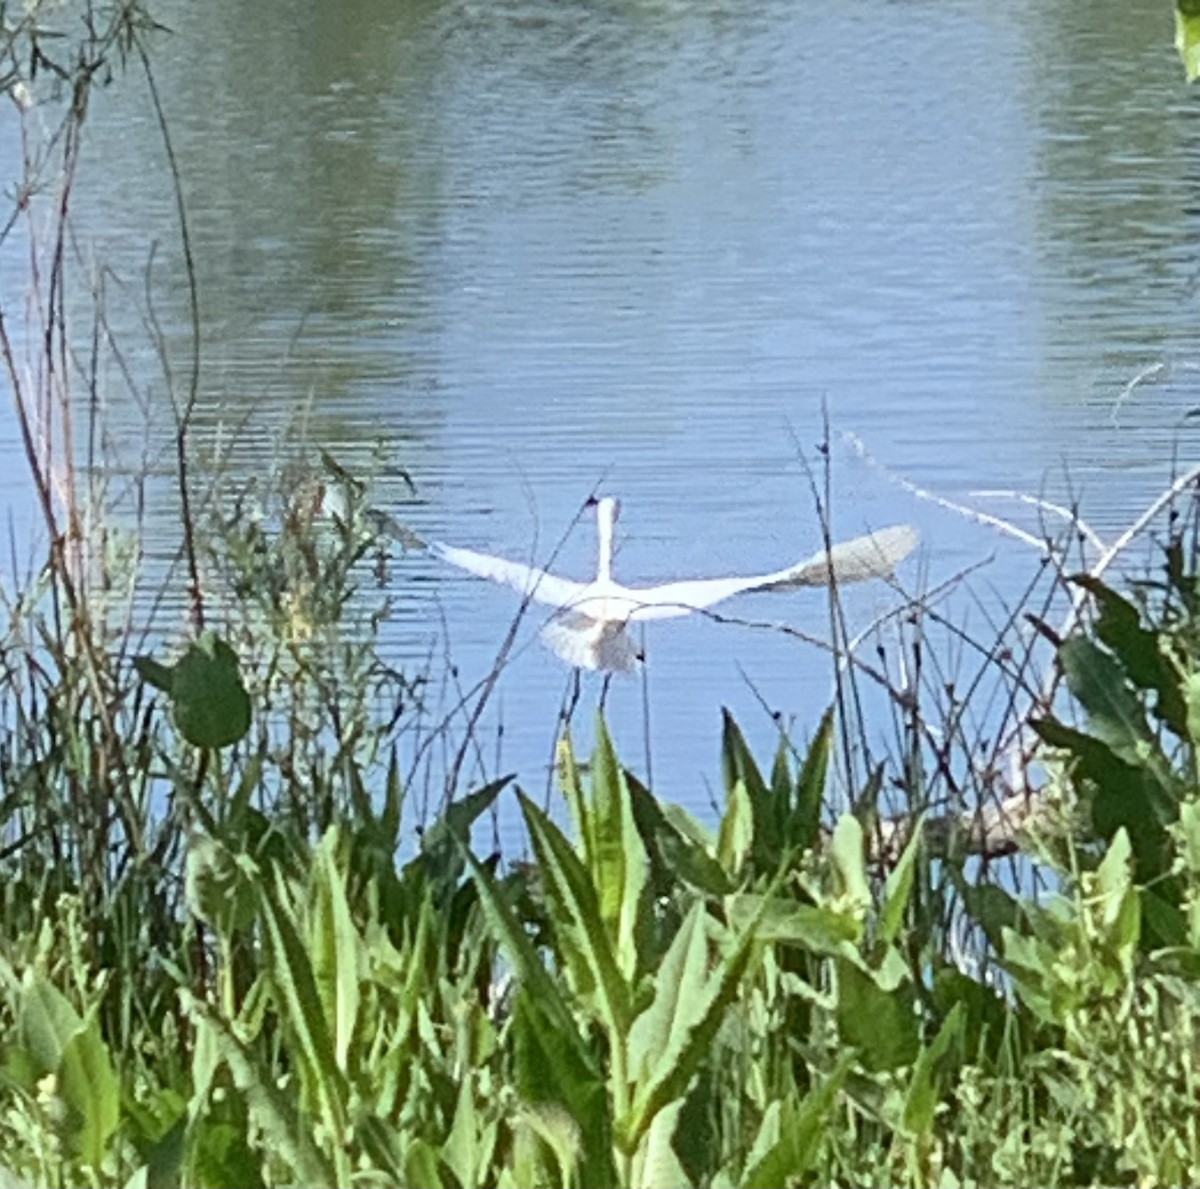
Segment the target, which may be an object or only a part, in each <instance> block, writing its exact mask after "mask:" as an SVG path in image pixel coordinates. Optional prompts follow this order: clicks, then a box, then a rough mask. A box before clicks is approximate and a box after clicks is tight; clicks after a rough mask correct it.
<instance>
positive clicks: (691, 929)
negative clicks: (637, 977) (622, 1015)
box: [628, 899, 708, 1084]
mask: <svg viewBox="0 0 1200 1189" xmlns="http://www.w3.org/2000/svg"><path fill="white" fill-rule="evenodd" d="M707 976H708V941H707V928H706V916H705V911H704V904H703V901H701V900H698V899H697V900H694V901H693V903H692V907H691V908H690V909H689V910H688V913H687V916H685V917H684V919H683V923H682V924H681V925H680V926H679V929H678V931H677V932H676V934H675V936H674V938H672V940H671V944H670V946H669V947H668V948H667V952H666V954H665V955H664V956H663V960H662V963H661V964H660V965H659V968H658V970H657V971H656V972H655V975H654V997H653V998H652V999H651V1000H650V1003H649V1004H648V1005H647V1007H646V1008H645V1010H644V1011H642V1013H641V1014H640V1015H639V1016H638V1017H637V1019H636V1020H634V1022H633V1026H632V1027H631V1028H630V1030H629V1039H628V1053H629V1076H630V1080H631V1081H633V1082H634V1083H635V1084H641V1083H645V1082H647V1081H649V1079H650V1078H651V1077H652V1076H653V1074H654V1071H655V1070H656V1069H657V1068H658V1067H659V1066H660V1065H661V1064H662V1063H663V1060H664V1056H665V1054H666V1053H667V1052H668V1050H671V1049H681V1048H682V1047H683V1045H684V1043H685V1041H686V1038H687V1030H688V1029H689V1028H690V1027H693V1026H694V1025H695V1024H696V1023H697V1021H698V1020H699V1019H700V1017H701V1015H702V1014H703V1011H704V988H705V983H706V981H707Z"/></svg>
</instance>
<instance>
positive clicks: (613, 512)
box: [585, 495, 621, 524]
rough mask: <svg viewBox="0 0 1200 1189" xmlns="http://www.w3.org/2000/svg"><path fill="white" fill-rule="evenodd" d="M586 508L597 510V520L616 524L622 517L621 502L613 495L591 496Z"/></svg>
mask: <svg viewBox="0 0 1200 1189" xmlns="http://www.w3.org/2000/svg"><path fill="white" fill-rule="evenodd" d="M585 507H588V508H595V509H596V519H597V520H600V521H605V520H607V521H608V523H609V524H615V523H616V521H617V517H618V516H620V515H621V501H620V500H619V499H617V498H616V497H615V496H611V495H589V496H588V498H587V503H586V505H585Z"/></svg>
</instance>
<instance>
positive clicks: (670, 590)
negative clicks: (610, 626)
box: [626, 524, 919, 619]
mask: <svg viewBox="0 0 1200 1189" xmlns="http://www.w3.org/2000/svg"><path fill="white" fill-rule="evenodd" d="M918 539H919V537H918V535H917V530H916V529H915V528H913V527H912V526H911V525H908V524H895V525H892V526H890V527H889V528H881V529H879V530H878V531H877V532H873V533H867V535H866V536H863V537H855V538H854V540H852V541H843V542H842V543H841V544H838V545H834V546H833V548H832V549H831V550H829V551H828V552H826V551H825V550H821V552H820V553H818V554H816V555H815V556H813V557H810V558H808V559H807V560H805V561H802V562H798V563H797V564H796V565H794V566H789V567H788V568H787V569H786V570H779V571H778V572H776V573H774V574H758V575H754V576H750V577H744V578H701V579H697V580H695V581H691V582H687V581H685V582H668V583H667V584H666V585H664V586H654V587H647V588H645V589H636V588H635V589H631V590H628V591H627V592H626V593H627V595H628V596H629V597H630V598H632V599H634V600H638V601H640V600H644V602H640V605H639V606H637V607H636V608H635V609H634V610H633V611H632V612H631V614H630V616H629V618H630V619H671V618H673V617H675V616H680V615H687V614H689V613H690V612H692V611H703V610H704V609H706V608H708V607H713V606H716V604H717V603H720V602H722V601H723V600H725V599H729V598H732V597H733V596H734V595H736V594H744V593H745V592H747V591H751V590H793V589H795V588H797V587H801V586H830V585H832V584H833V583H843V582H863V581H865V580H866V579H868V578H886V577H888V576H890V575H891V573H892V571H893V570H894V569H895V567H896V566H897V565H898V564H899V563H900V562H901V561H902V560H903V559H904V558H905V557H907V556H908V555H909V554H910V553H911V552H912V551H913V549H914V548H915V547H916V544H917V541H918Z"/></svg>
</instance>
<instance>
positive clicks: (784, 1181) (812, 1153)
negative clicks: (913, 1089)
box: [740, 1053, 854, 1189]
mask: <svg viewBox="0 0 1200 1189" xmlns="http://www.w3.org/2000/svg"><path fill="white" fill-rule="evenodd" d="M853 1060H854V1057H853V1054H851V1053H847V1054H845V1055H843V1057H842V1058H841V1060H840V1061H838V1063H837V1065H836V1066H835V1067H834V1069H833V1071H832V1072H831V1073H830V1075H829V1076H828V1077H827V1078H825V1079H824V1080H823V1081H822V1082H821V1084H820V1085H819V1086H816V1087H814V1088H813V1089H812V1090H810V1091H809V1092H808V1093H807V1094H806V1095H805V1096H804V1098H803V1100H801V1101H800V1102H799V1103H797V1101H796V1096H795V1093H794V1092H793V1093H792V1094H789V1095H788V1097H787V1098H786V1099H783V1100H780V1099H776V1100H775V1101H773V1102H772V1103H771V1105H770V1106H769V1107H768V1108H767V1112H766V1114H765V1115H764V1116H763V1123H762V1126H761V1127H760V1129H759V1134H758V1138H757V1139H756V1140H755V1142H754V1145H753V1147H752V1148H751V1151H750V1155H749V1157H748V1158H747V1161H746V1172H745V1173H744V1175H743V1177H742V1180H741V1182H740V1184H741V1187H742V1189H778V1186H780V1185H795V1184H800V1183H804V1181H805V1178H806V1177H807V1176H808V1174H809V1173H810V1172H811V1171H812V1170H813V1167H814V1166H815V1164H816V1161H817V1157H818V1155H819V1153H820V1150H821V1143H822V1141H823V1140H824V1139H825V1135H826V1131H827V1130H828V1126H829V1116H830V1114H831V1113H832V1112H833V1108H834V1106H835V1105H836V1104H837V1097H838V1094H839V1092H840V1091H841V1088H842V1083H843V1082H844V1081H845V1080H846V1075H847V1073H849V1071H850V1067H851V1065H852V1064H853Z"/></svg>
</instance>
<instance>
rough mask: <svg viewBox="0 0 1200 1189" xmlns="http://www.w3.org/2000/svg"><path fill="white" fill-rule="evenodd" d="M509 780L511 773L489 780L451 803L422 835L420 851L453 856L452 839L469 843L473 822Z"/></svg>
mask: <svg viewBox="0 0 1200 1189" xmlns="http://www.w3.org/2000/svg"><path fill="white" fill-rule="evenodd" d="M512 779H513V778H512V775H511V774H509V775H508V776H502V777H500V779H499V780H493V781H491V782H490V783H489V784H485V785H484V786H483V788H481V789H476V790H475V791H474V792H472V793H468V794H467V795H466V796H465V797H460V798H459V799H458V800H457V801H452V802H451V803H450V805H449V807H448V808H447V809H446V812H445V813H443V814H442V816H441V817H439V818H438V820H437V821H436V822H434V823H433V825H432V826H430V827H429V829H428V830H426V831H425V833H424V834H423V835H422V837H421V850H422V852H424V853H425V854H427V855H429V854H435V853H438V852H441V851H443V850H445V851H446V852H447V853H456V849H455V848H452V846H451V840H452V839H461V840H462V841H463V842H467V843H469V842H470V839H471V828H472V827H473V826H474V825H475V822H476V821H477V820H478V818H479V817H480V815H481V814H483V813H486V812H487V811H488V810H489V809H490V808H491V806H492V802H493V801H495V800H496V798H497V797H498V796H499V795H500V794H501V793H502V792H503V791H504V789H505V788H506V787H507V786H508V785H509V783H511V781H512Z"/></svg>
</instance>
